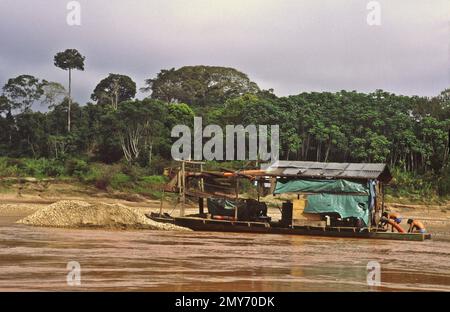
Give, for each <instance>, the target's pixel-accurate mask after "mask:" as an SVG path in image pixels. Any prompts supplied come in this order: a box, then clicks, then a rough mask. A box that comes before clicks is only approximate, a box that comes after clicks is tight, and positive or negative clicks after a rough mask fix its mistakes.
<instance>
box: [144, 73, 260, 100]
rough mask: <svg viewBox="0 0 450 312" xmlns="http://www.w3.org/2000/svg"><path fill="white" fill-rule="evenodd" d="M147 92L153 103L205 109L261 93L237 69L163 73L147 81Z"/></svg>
mask: <svg viewBox="0 0 450 312" xmlns="http://www.w3.org/2000/svg"><path fill="white" fill-rule="evenodd" d="M145 82H146V85H147V86H146V87H144V88H142V91H144V92H151V97H152V98H153V99H158V100H162V101H166V102H169V103H172V102H177V103H186V104H188V105H192V106H196V107H200V108H204V107H206V106H216V105H220V104H223V103H225V101H226V100H227V99H230V98H234V97H237V96H240V95H243V94H246V93H257V92H259V91H260V90H259V87H258V85H257V84H256V83H255V82H253V81H251V80H250V79H249V78H248V76H247V75H246V74H244V73H242V72H240V71H238V70H236V69H234V68H229V67H219V66H203V65H200V66H184V67H181V68H179V69H175V68H172V69H170V70H164V69H163V70H161V72H160V73H158V76H157V77H156V78H155V79H147V80H146V81H145Z"/></svg>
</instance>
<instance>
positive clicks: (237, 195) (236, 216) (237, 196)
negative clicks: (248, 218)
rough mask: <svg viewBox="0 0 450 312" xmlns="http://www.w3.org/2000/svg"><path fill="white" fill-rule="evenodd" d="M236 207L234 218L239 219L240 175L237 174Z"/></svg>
mask: <svg viewBox="0 0 450 312" xmlns="http://www.w3.org/2000/svg"><path fill="white" fill-rule="evenodd" d="M235 192H236V208H235V209H234V219H235V220H237V219H238V199H239V177H238V176H236V189H235Z"/></svg>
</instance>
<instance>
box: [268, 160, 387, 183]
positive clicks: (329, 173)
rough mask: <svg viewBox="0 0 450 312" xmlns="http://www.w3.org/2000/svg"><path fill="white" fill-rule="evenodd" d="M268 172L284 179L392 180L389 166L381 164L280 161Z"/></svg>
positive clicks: (272, 165) (271, 166) (271, 165)
mask: <svg viewBox="0 0 450 312" xmlns="http://www.w3.org/2000/svg"><path fill="white" fill-rule="evenodd" d="M266 172H267V173H268V174H272V175H278V176H284V177H310V178H329V179H333V178H334V179H337V178H347V179H349V178H352V179H365V180H368V179H378V180H380V181H383V182H389V181H390V180H391V179H392V176H391V173H390V172H389V168H388V166H387V165H386V164H379V163H378V164H373V163H323V162H312V161H288V160H279V161H277V162H275V163H273V164H270V165H269V166H268V167H267V169H266Z"/></svg>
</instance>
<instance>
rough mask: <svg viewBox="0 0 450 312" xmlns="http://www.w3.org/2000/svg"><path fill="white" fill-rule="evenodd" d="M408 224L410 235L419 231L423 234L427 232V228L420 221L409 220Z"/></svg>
mask: <svg viewBox="0 0 450 312" xmlns="http://www.w3.org/2000/svg"><path fill="white" fill-rule="evenodd" d="M408 224H409V229H408V233H413V232H415V231H418V232H419V233H422V234H423V233H425V232H426V230H425V226H424V225H423V223H422V222H420V221H419V220H413V219H408Z"/></svg>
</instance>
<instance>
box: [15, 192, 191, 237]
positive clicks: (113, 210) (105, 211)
mask: <svg viewBox="0 0 450 312" xmlns="http://www.w3.org/2000/svg"><path fill="white" fill-rule="evenodd" d="M18 223H22V224H28V225H35V226H46V227H63V228H64V227H65V228H83V227H91V228H109V229H151V230H163V231H189V229H186V228H183V227H179V226H176V225H173V224H167V223H159V222H155V221H153V220H150V219H148V218H147V217H145V215H144V214H143V213H142V212H139V211H138V210H137V209H135V208H130V207H127V206H124V205H119V204H105V203H95V204H90V203H87V202H83V201H74V200H63V201H59V202H56V203H54V204H51V205H49V206H47V207H45V208H42V209H39V210H38V211H36V212H35V213H33V214H32V215H29V216H28V217H26V218H24V219H22V220H19V221H18Z"/></svg>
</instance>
